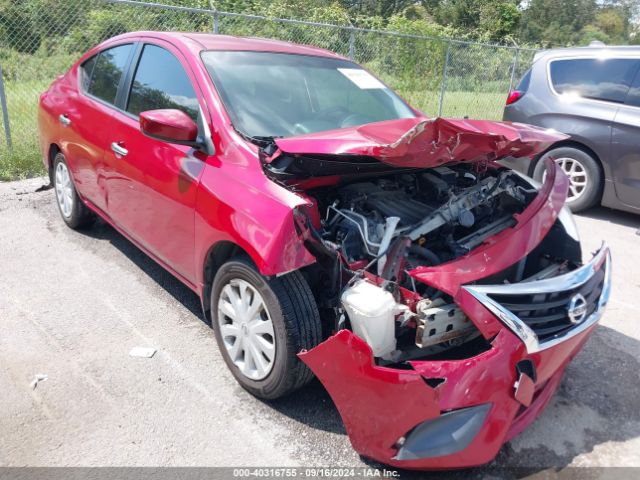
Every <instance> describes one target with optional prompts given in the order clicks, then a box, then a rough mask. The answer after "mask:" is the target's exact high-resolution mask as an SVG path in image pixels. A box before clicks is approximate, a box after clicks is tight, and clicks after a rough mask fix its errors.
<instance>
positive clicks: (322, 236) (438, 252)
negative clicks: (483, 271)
mask: <svg viewBox="0 0 640 480" xmlns="http://www.w3.org/2000/svg"><path fill="white" fill-rule="evenodd" d="M395 172H397V173H395ZM395 172H393V171H391V173H387V174H380V173H378V174H377V175H366V174H365V175H362V174H361V175H358V177H356V178H353V177H351V178H349V179H343V180H341V181H340V182H339V183H338V185H337V186H336V185H332V186H330V187H319V188H310V189H305V194H306V195H308V196H309V197H310V198H311V199H313V201H314V203H315V205H316V206H317V208H318V214H319V215H320V217H321V220H320V228H319V229H314V230H315V231H314V240H315V244H316V247H315V248H316V251H315V252H313V253H314V254H316V256H317V257H318V258H320V257H321V256H322V255H318V253H319V252H318V250H319V249H321V250H323V253H324V257H325V259H331V258H336V259H337V262H338V264H339V266H338V267H336V268H335V269H334V270H333V273H331V274H329V275H326V274H324V272H314V273H313V274H312V275H311V277H312V283H313V282H315V284H316V285H315V287H316V288H315V289H314V290H315V291H316V292H325V298H324V299H319V301H318V303H319V305H322V306H324V307H327V309H326V310H325V311H327V310H328V311H329V312H331V313H329V316H331V317H333V322H332V323H334V325H333V327H332V328H331V330H333V331H336V330H339V329H341V328H350V329H351V330H352V331H353V332H354V333H356V334H357V335H358V336H360V337H361V338H363V339H364V340H365V341H366V342H367V343H368V344H369V346H370V347H371V348H372V351H373V353H374V357H376V361H378V362H379V363H380V364H398V363H400V362H402V361H405V360H409V359H412V358H418V357H420V358H423V357H425V356H429V355H434V354H439V353H442V352H444V351H447V350H450V349H452V348H454V347H458V346H460V345H462V344H466V343H471V344H473V343H474V342H475V341H476V340H474V339H477V341H478V342H480V343H482V342H483V341H484V339H482V338H478V337H480V333H479V331H478V330H477V328H476V327H475V326H474V324H473V322H471V320H470V319H469V318H468V317H467V316H466V315H465V314H464V313H463V312H462V310H461V309H460V308H459V307H458V306H457V305H456V303H455V302H454V301H453V298H451V297H450V296H448V295H446V294H444V292H442V291H439V290H436V289H435V288H433V287H431V286H429V285H427V284H426V283H423V282H419V281H416V280H415V279H414V278H413V276H412V275H410V274H409V272H410V271H412V270H413V269H416V268H418V267H429V266H435V265H439V264H442V263H445V262H449V261H451V260H454V259H456V258H458V257H461V256H463V255H465V254H467V253H468V252H470V251H472V250H473V249H474V248H476V247H478V246H480V245H481V244H482V243H483V242H485V241H486V240H487V239H488V238H490V237H492V236H494V235H496V234H498V233H500V232H501V231H503V230H505V229H507V228H510V227H513V226H514V225H515V224H516V216H517V214H520V213H521V212H522V211H523V210H524V209H525V208H526V207H527V206H528V205H529V203H531V201H532V200H533V199H534V198H535V197H536V195H537V194H538V190H537V189H536V188H535V187H534V186H532V185H531V184H530V183H529V182H528V181H526V180H525V179H524V178H522V177H521V176H519V175H518V174H517V173H514V172H512V171H510V170H507V169H502V168H496V165H495V164H494V165H493V166H491V167H487V166H486V165H485V166H483V165H479V164H465V163H459V164H454V165H450V166H441V167H435V168H430V169H419V170H418V169H403V170H400V169H397V170H396V171H395ZM549 237H550V238H551V237H552V235H550V236H549ZM545 249H547V250H548V248H547V247H541V249H540V251H539V252H537V253H536V256H537V258H536V260H535V261H532V262H529V265H526V266H525V264H524V263H523V262H521V264H520V265H517V266H514V269H510V271H508V272H505V273H504V278H501V279H498V281H499V282H511V281H520V280H523V279H524V277H525V274H527V275H533V274H535V273H537V272H538V271H543V270H544V269H545V268H546V269H547V271H548V272H547V273H548V274H549V275H557V274H559V273H560V272H561V270H562V269H567V268H569V265H568V262H567V261H566V260H565V261H558V260H557V258H556V257H554V256H550V255H547V254H546V252H542V250H545ZM574 257H575V255H574ZM564 258H565V259H566V255H565V257H564ZM576 261H579V255H578V256H577V257H576ZM319 263H320V264H322V262H319ZM329 264H330V262H329ZM324 265H325V267H324V269H325V272H326V271H330V270H331V269H332V267H331V266H329V267H327V263H326V262H325V264H324ZM525 267H526V270H525ZM494 280H495V279H494ZM317 295H322V294H317Z"/></svg>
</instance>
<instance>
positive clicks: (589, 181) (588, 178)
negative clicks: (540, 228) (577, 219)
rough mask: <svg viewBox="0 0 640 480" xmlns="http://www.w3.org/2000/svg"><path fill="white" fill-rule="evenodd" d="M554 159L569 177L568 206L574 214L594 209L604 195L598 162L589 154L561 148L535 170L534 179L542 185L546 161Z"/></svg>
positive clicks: (548, 153)
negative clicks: (602, 194)
mask: <svg viewBox="0 0 640 480" xmlns="http://www.w3.org/2000/svg"><path fill="white" fill-rule="evenodd" d="M547 158H553V160H554V161H555V162H556V163H557V164H558V165H559V166H560V168H561V169H562V171H563V172H564V173H565V174H566V175H567V177H569V192H568V194H567V206H568V207H569V208H570V209H571V211H572V212H581V211H583V210H586V209H588V208H591V207H593V206H594V205H595V204H596V203H597V202H598V201H599V200H600V196H601V193H602V185H603V183H602V172H601V171H600V166H599V165H598V162H597V161H596V160H595V159H594V158H593V157H592V156H591V155H589V154H588V153H587V152H584V151H583V150H580V149H578V148H573V147H559V148H554V149H553V150H549V151H548V152H547V153H545V154H544V155H543V156H542V157H541V158H540V160H538V163H536V166H535V168H534V170H533V178H534V179H535V180H537V181H539V182H541V183H542V181H543V180H544V174H545V160H546V159H547Z"/></svg>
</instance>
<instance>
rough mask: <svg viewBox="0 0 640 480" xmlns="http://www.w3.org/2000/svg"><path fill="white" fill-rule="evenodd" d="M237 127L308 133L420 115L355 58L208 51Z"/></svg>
mask: <svg viewBox="0 0 640 480" xmlns="http://www.w3.org/2000/svg"><path fill="white" fill-rule="evenodd" d="M202 60H203V61H204V64H205V66H206V68H207V70H208V72H209V75H211V78H212V80H213V83H214V84H215V86H216V88H217V90H218V92H219V94H220V96H221V98H222V101H223V102H224V105H225V107H226V109H227V112H228V114H229V117H230V118H231V121H232V123H233V125H234V127H235V128H236V129H237V130H238V131H240V132H241V133H243V134H245V135H247V136H250V137H290V136H295V135H301V134H304V133H314V132H320V131H324V130H332V129H337V128H345V127H352V126H357V125H364V124H366V123H371V122H379V121H382V120H393V119H398V118H412V117H415V115H414V113H413V111H412V110H411V109H410V108H409V107H408V106H407V105H406V104H405V103H404V102H403V101H402V100H401V99H400V98H399V97H398V96H397V95H396V94H395V93H394V92H392V91H391V90H390V89H388V88H387V87H386V86H385V85H383V84H382V83H381V82H380V81H379V80H377V79H376V78H375V77H373V76H372V75H371V74H369V73H368V72H367V71H366V70H363V69H362V67H360V66H358V65H356V64H355V63H352V62H349V61H346V60H341V59H336V58H325V57H314V56H308V55H292V54H286V53H270V52H237V51H233V52H222V51H207V52H203V53H202Z"/></svg>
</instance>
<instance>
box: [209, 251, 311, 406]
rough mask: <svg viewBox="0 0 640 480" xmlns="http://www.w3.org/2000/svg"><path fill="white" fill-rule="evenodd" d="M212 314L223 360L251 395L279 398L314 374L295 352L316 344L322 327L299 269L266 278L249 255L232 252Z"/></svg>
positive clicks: (217, 281)
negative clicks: (248, 257) (235, 254)
mask: <svg viewBox="0 0 640 480" xmlns="http://www.w3.org/2000/svg"><path fill="white" fill-rule="evenodd" d="M211 314H212V320H213V321H212V326H213V329H214V332H215V335H216V340H217V342H218V346H219V348H220V351H221V353H222V356H223V358H224V361H225V363H226V364H227V366H228V367H229V369H230V370H231V372H232V373H233V375H234V377H235V378H236V380H237V381H238V383H240V385H242V386H243V387H244V388H245V389H246V390H248V391H249V392H250V393H252V394H253V395H255V396H257V397H260V398H265V399H274V398H278V397H281V396H284V395H286V394H288V393H290V392H292V391H293V390H295V389H297V388H299V387H301V386H303V385H304V384H306V383H307V382H308V381H309V380H311V378H312V376H313V375H312V373H311V371H310V370H309V368H308V367H307V366H306V365H305V364H304V363H302V362H301V361H300V360H299V359H298V357H297V353H298V352H300V350H302V349H310V348H313V347H314V346H316V345H317V344H318V343H319V342H320V340H321V335H322V328H321V323H320V316H319V313H318V308H317V306H316V304H315V300H314V298H313V294H312V293H311V290H310V288H309V285H308V284H307V282H306V280H305V279H304V277H303V276H302V274H300V272H292V273H289V274H286V275H283V276H280V277H273V278H265V277H263V276H262V275H260V273H259V272H258V271H257V269H256V268H255V266H254V265H253V264H252V263H251V261H250V260H249V259H247V258H245V257H237V258H234V259H233V260H231V261H229V262H227V263H225V264H224V265H222V267H220V269H219V270H218V272H217V273H216V276H215V278H214V281H213V286H212V290H211Z"/></svg>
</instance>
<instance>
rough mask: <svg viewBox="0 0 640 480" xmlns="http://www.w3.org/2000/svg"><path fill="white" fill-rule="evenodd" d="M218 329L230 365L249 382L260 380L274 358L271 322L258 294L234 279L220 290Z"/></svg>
mask: <svg viewBox="0 0 640 480" xmlns="http://www.w3.org/2000/svg"><path fill="white" fill-rule="evenodd" d="M218 326H219V327H220V336H221V337H222V341H223V343H224V346H225V349H226V350H227V353H228V355H229V358H230V359H231V361H232V362H233V364H234V365H235V366H236V367H238V369H239V370H240V372H241V373H242V374H243V375H244V376H245V377H247V378H250V379H251V380H262V379H263V378H265V377H266V376H267V375H269V372H271V370H272V368H273V364H274V362H275V358H276V344H275V334H274V331H273V322H272V321H271V316H270V315H269V311H268V310H267V307H266V305H265V302H264V299H263V298H262V296H261V295H260V293H259V292H258V291H257V290H256V289H255V288H254V287H253V286H252V285H251V284H250V283H249V282H247V281H245V280H242V279H239V278H235V279H232V280H230V281H229V282H228V283H227V284H226V285H225V286H224V287H223V288H222V290H221V291H220V297H219V299H218Z"/></svg>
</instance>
